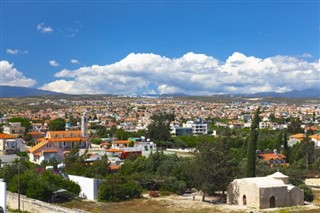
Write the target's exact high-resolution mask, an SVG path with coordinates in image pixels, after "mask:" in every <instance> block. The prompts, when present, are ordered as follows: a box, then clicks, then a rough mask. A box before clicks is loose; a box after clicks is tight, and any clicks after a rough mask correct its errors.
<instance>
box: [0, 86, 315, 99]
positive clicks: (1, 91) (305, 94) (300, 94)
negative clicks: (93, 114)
mask: <svg viewBox="0 0 320 213" xmlns="http://www.w3.org/2000/svg"><path fill="white" fill-rule="evenodd" d="M62 94H63V93H57V92H52V91H47V90H40V89H35V88H28V87H16V86H4V85H0V98H9V97H12V98H14V97H28V96H44V95H62ZM150 96H154V97H156V96H162V97H163V96H175V97H177V96H189V95H187V94H183V93H178V94H162V95H154V94H153V95H150ZM238 96H242V97H253V98H258V97H260V98H265V97H274V98H320V87H319V88H310V89H304V90H293V91H290V92H285V93H276V92H261V93H255V94H238Z"/></svg>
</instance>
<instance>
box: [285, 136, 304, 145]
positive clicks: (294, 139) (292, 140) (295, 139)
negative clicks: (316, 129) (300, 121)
mask: <svg viewBox="0 0 320 213" xmlns="http://www.w3.org/2000/svg"><path fill="white" fill-rule="evenodd" d="M304 138H305V134H303V133H298V134H295V135H290V136H289V140H288V146H290V147H292V146H293V145H295V144H296V143H300V142H301V141H303V139H304Z"/></svg>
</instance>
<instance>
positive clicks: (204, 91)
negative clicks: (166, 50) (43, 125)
mask: <svg viewBox="0 0 320 213" xmlns="http://www.w3.org/2000/svg"><path fill="white" fill-rule="evenodd" d="M55 77H57V78H62V79H65V78H69V79H70V81H66V80H64V81H63V87H65V88H64V92H65V93H75V94H81V93H82V94H85V93H88V94H91V93H94V94H101V93H111V94H137V93H143V92H148V91H153V92H158V93H186V94H191V95H209V94H215V93H256V92H269V91H275V92H286V91H290V90H293V89H298V90H299V89H304V88H311V87H314V88H315V87H317V86H318V83H319V80H320V79H319V77H320V66H319V62H318V60H317V61H315V62H309V61H306V60H305V59H303V58H301V57H292V56H274V57H269V58H258V57H254V56H246V55H244V54H242V53H239V52H235V53H233V54H232V55H231V56H230V57H228V58H227V59H226V61H219V60H218V59H215V58H214V57H211V56H207V55H204V54H196V53H192V52H191V53H187V54H185V55H183V56H182V57H180V58H167V57H164V56H160V55H156V54H152V53H137V54H135V53H131V54H129V55H128V56H127V57H125V58H124V59H122V60H120V61H118V62H116V63H113V64H107V65H102V66H100V65H92V66H84V67H81V68H79V69H76V70H67V69H64V70H61V71H60V72H58V73H56V74H55ZM59 83H61V80H58V81H55V82H52V83H50V84H47V85H44V87H49V86H50V90H53V91H59V90H61V87H62V86H61V85H59Z"/></svg>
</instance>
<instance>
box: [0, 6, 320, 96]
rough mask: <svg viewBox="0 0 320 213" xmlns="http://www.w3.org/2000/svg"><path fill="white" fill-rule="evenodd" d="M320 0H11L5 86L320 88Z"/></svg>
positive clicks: (5, 31)
mask: <svg viewBox="0 0 320 213" xmlns="http://www.w3.org/2000/svg"><path fill="white" fill-rule="evenodd" d="M319 10H320V9H319V1H308V0H306V1H302V0H301V1H209V0H208V1H161V0H158V1H28V0H27V1H14V0H11V1H6V0H3V1H1V58H0V60H1V81H0V84H3V85H16V86H27V87H35V88H42V89H47V90H52V91H59V92H66V93H75V94H83V93H90V94H95V93H96V94H101V93H112V94H141V93H175V92H176V93H188V94H194V95H210V94H214V93H254V92H264V91H276V92H286V91H290V90H293V89H305V88H310V87H313V88H315V87H319V86H318V85H319V84H318V82H319V81H320V68H319V33H320V25H319Z"/></svg>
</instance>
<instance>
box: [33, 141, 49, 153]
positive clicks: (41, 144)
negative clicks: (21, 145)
mask: <svg viewBox="0 0 320 213" xmlns="http://www.w3.org/2000/svg"><path fill="white" fill-rule="evenodd" d="M47 143H49V141H42V142H40V143H38V144H37V145H35V146H34V147H31V148H30V149H28V152H35V151H37V150H38V149H40V148H41V147H43V146H44V145H46V144H47Z"/></svg>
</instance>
